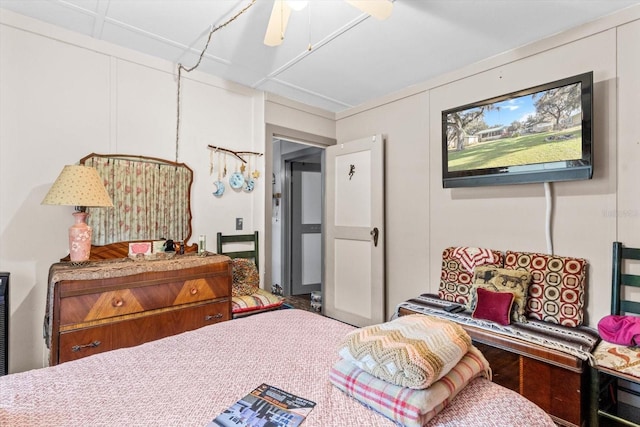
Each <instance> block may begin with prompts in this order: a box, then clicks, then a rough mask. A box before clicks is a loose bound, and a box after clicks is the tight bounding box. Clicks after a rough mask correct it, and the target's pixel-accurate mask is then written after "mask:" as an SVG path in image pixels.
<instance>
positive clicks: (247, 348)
mask: <svg viewBox="0 0 640 427" xmlns="http://www.w3.org/2000/svg"><path fill="white" fill-rule="evenodd" d="M352 329H353V327H351V326H348V325H345V324H343V323H340V322H337V321H335V320H331V319H329V318H326V317H322V316H319V315H317V314H314V313H310V312H306V311H300V310H294V309H287V310H279V311H273V312H267V313H262V314H257V315H255V316H251V317H246V318H242V319H235V320H231V321H228V322H223V323H219V324H216V325H212V326H207V327H204V328H201V329H198V330H196V331H191V332H186V333H183V334H180V335H176V336H173V337H169V338H165V339H162V340H158V341H154V342H150V343H146V344H144V345H141V346H138V347H133V348H129V349H121V350H115V351H111V352H106V353H101V354H97V355H94V356H90V357H86V358H83V359H80V360H76V361H73V362H67V363H63V364H61V365H58V366H54V367H49V368H43V369H37V370H33V371H29V372H24V373H19V374H13V375H8V376H4V377H0V425H1V426H5V425H6V426H90V425H91V426H96V425H105V426H106V425H108V426H113V425H121V426H124V425H126V426H206V425H207V424H208V423H209V422H210V421H211V420H212V419H213V418H215V417H216V415H218V414H219V413H220V412H222V411H223V410H224V409H226V408H227V407H229V406H230V405H232V404H233V403H234V402H236V401H237V400H238V399H240V398H242V397H243V396H245V395H246V394H247V393H248V392H249V391H251V390H253V389H254V388H255V387H257V386H258V385H260V384H262V383H267V384H270V385H273V386H275V387H278V388H281V389H284V390H286V391H289V392H291V393H293V394H296V395H298V396H301V397H304V398H307V399H310V400H313V401H314V402H316V403H317V405H316V407H315V408H314V409H313V411H312V412H311V414H310V415H309V417H308V418H307V419H306V420H305V422H304V423H303V426H306V427H311V426H318V427H320V426H322V427H330V426H336V427H343V426H356V425H357V426H372V427H375V426H393V425H394V424H393V423H392V422H391V421H389V420H387V419H386V418H384V417H383V416H381V415H379V414H377V413H376V412H373V411H372V410H370V409H367V408H366V407H364V406H362V405H361V404H359V403H358V402H357V401H356V400H354V399H352V398H350V397H348V396H346V395H345V394H343V393H342V392H340V391H339V390H338V389H337V388H335V387H334V386H332V385H331V383H330V382H329V379H328V373H329V370H330V368H331V366H332V364H333V363H334V362H335V361H336V360H337V359H338V355H337V346H338V344H339V342H340V340H341V338H342V337H343V336H344V335H345V334H346V333H347V332H348V331H350V330H352ZM429 425H433V426H440V425H442V426H445V425H446V426H493V425H495V426H531V425H535V426H547V425H548V426H554V424H553V422H552V421H551V419H550V418H549V417H548V416H547V415H546V414H545V413H544V411H542V410H541V409H540V408H538V407H537V406H535V405H534V404H533V403H531V402H529V401H527V400H526V399H524V398H523V397H521V396H520V395H518V394H516V393H514V392H512V391H510V390H507V389H505V388H503V387H501V386H498V385H496V384H493V383H491V382H489V381H487V380H485V379H477V380H474V381H473V382H472V383H471V384H470V385H468V386H467V387H466V388H465V389H464V390H463V391H462V392H460V394H458V396H457V397H456V398H455V399H454V400H453V402H452V404H451V405H450V406H449V407H447V408H445V410H444V411H443V412H441V413H440V414H439V415H438V416H436V417H435V418H434V419H432V420H431V422H430V423H429Z"/></svg>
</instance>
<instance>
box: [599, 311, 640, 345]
mask: <svg viewBox="0 0 640 427" xmlns="http://www.w3.org/2000/svg"><path fill="white" fill-rule="evenodd" d="M598 332H599V333H600V336H601V337H602V339H603V340H605V341H607V342H610V343H613V344H620V345H625V346H628V347H638V346H640V317H638V316H617V315H615V314H610V315H608V316H605V317H603V318H602V319H600V321H599V322H598Z"/></svg>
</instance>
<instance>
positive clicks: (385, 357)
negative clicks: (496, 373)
mask: <svg viewBox="0 0 640 427" xmlns="http://www.w3.org/2000/svg"><path fill="white" fill-rule="evenodd" d="M470 347H471V338H470V337H469V335H468V334H467V333H466V332H465V330H464V329H463V328H462V327H461V326H460V325H458V324H456V323H454V322H452V321H450V320H445V319H439V318H437V317H433V316H426V315H423V314H414V315H409V316H403V317H400V318H398V319H395V320H393V321H391V322H386V323H381V324H378V325H373V326H367V327H364V328H360V329H356V330H355V331H353V332H350V333H349V334H347V335H346V336H345V338H344V339H343V341H342V342H341V344H340V346H339V347H338V354H339V355H340V357H341V358H343V359H345V360H348V361H350V362H351V363H353V364H354V365H355V366H357V367H358V368H360V369H362V370H363V371H366V372H368V373H369V374H371V375H373V376H375V377H377V378H379V379H381V380H385V381H387V382H390V383H392V384H395V385H397V386H400V387H409V388H415V389H422V388H427V387H429V386H430V385H431V384H433V383H434V382H435V381H437V380H439V379H440V378H442V376H444V375H445V374H446V373H447V372H449V370H450V369H451V368H453V367H454V366H455V365H456V363H458V362H459V361H460V359H461V358H462V356H464V355H465V353H467V351H469V348H470Z"/></svg>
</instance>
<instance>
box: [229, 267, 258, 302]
mask: <svg viewBox="0 0 640 427" xmlns="http://www.w3.org/2000/svg"><path fill="white" fill-rule="evenodd" d="M231 271H232V274H233V285H232V286H231V296H234V297H241V296H243V295H251V294H253V293H255V292H256V291H257V290H258V288H259V287H260V274H258V269H257V268H256V265H255V263H254V262H253V261H251V260H249V259H245V258H234V259H232V260H231Z"/></svg>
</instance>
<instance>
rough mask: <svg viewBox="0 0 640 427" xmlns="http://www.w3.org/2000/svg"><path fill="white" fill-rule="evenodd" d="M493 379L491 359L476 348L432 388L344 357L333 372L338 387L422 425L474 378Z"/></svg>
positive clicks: (398, 418) (396, 418)
mask: <svg viewBox="0 0 640 427" xmlns="http://www.w3.org/2000/svg"><path fill="white" fill-rule="evenodd" d="M479 376H483V377H485V378H488V379H491V370H490V368H489V362H487V360H486V359H485V358H484V356H483V355H482V353H480V351H479V350H478V349H476V348H475V347H471V348H470V349H469V352H467V354H465V355H464V357H463V358H462V359H461V360H460V362H458V364H456V366H455V367H453V368H452V369H451V370H450V371H449V372H448V373H447V374H446V375H445V376H444V377H442V378H441V379H440V380H439V381H436V382H435V383H434V384H432V385H431V387H429V388H426V389H422V390H416V389H411V388H406V387H399V386H397V385H394V384H390V383H388V382H386V381H383V380H381V379H378V378H376V377H374V376H372V375H370V374H368V373H367V372H365V371H363V370H362V369H359V368H358V367H356V366H355V365H353V364H352V363H351V362H349V361H347V360H344V359H340V360H339V361H338V362H336V363H335V364H334V365H333V367H332V368H331V371H330V372H329V380H330V381H331V383H332V384H333V385H335V386H336V387H337V388H338V389H340V390H341V391H343V392H344V393H346V394H347V395H349V396H351V397H353V398H355V399H356V400H358V401H359V402H360V403H362V404H364V405H365V406H367V407H369V408H371V409H373V410H374V411H376V412H379V413H380V414H382V415H384V416H385V417H387V418H389V419H390V420H392V421H394V422H396V423H399V424H402V425H404V426H409V427H411V426H422V425H424V424H425V423H426V422H427V421H429V420H430V419H431V418H433V417H434V416H436V414H438V412H440V411H442V410H443V409H444V408H445V407H446V406H447V405H448V404H449V403H450V402H451V400H453V398H454V397H455V396H456V395H457V394H458V392H459V391H460V390H462V389H463V388H464V387H465V386H466V385H467V384H468V383H469V382H470V381H471V380H473V379H474V378H477V377H479Z"/></svg>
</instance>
